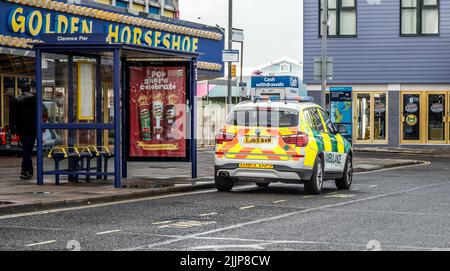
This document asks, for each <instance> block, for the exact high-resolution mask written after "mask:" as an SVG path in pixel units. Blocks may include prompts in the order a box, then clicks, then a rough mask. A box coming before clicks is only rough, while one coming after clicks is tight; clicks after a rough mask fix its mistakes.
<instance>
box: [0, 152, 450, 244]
mask: <svg viewBox="0 0 450 271" xmlns="http://www.w3.org/2000/svg"><path fill="white" fill-rule="evenodd" d="M359 155H361V156H363V155H371V156H379V157H384V158H389V157H390V158H402V157H404V158H407V159H411V155H400V154H359ZM413 157H414V159H420V160H426V161H430V162H431V164H429V165H423V166H412V167H405V168H398V169H393V170H386V171H378V172H372V173H365V174H358V175H355V177H354V185H353V187H352V190H350V191H345V192H342V191H338V190H336V189H335V186H334V182H329V183H326V185H325V187H326V188H325V191H324V193H323V194H322V195H319V196H307V195H306V194H305V193H304V191H303V186H295V185H283V184H274V185H271V186H270V187H269V188H266V189H261V188H257V187H256V186H255V185H245V186H239V187H236V189H235V190H233V192H231V193H220V192H216V191H215V190H203V191H196V192H192V193H186V194H177V195H166V196H160V197H153V198H148V199H143V200H135V201H129V202H122V203H119V204H118V203H114V204H104V205H97V206H89V207H87V208H85V207H79V208H72V209H67V210H53V211H49V212H44V213H36V214H28V215H16V216H8V217H5V216H4V217H0V240H1V242H0V249H1V250H66V247H68V242H69V241H71V240H75V242H72V243H70V244H69V246H71V245H72V244H75V247H77V245H78V244H79V245H80V247H79V248H80V249H81V250H257V251H259V250H365V249H366V247H367V244H368V242H369V241H370V246H372V248H377V246H378V245H379V246H380V248H381V249H382V250H446V249H449V248H450V231H449V226H448V225H450V212H449V210H450V197H449V194H450V177H449V176H450V157H420V158H418V157H417V155H415V156H413ZM371 240H373V241H371Z"/></svg>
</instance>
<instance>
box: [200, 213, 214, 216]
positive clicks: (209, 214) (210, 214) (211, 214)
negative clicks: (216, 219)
mask: <svg viewBox="0 0 450 271" xmlns="http://www.w3.org/2000/svg"><path fill="white" fill-rule="evenodd" d="M213 215H217V213H208V214H201V215H199V216H200V217H205V216H213Z"/></svg>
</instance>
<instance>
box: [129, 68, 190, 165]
mask: <svg viewBox="0 0 450 271" xmlns="http://www.w3.org/2000/svg"><path fill="white" fill-rule="evenodd" d="M129 72H130V111H129V112H130V139H129V140H130V142H129V143H130V145H129V146H130V149H129V152H130V157H131V158H152V157H167V158H186V127H187V123H186V121H187V117H186V68H185V67H182V66H181V67H172V66H171V67H130V71H129Z"/></svg>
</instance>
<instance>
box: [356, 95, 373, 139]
mask: <svg viewBox="0 0 450 271" xmlns="http://www.w3.org/2000/svg"><path fill="white" fill-rule="evenodd" d="M356 114H357V117H358V122H357V123H356V129H357V133H356V136H357V140H369V139H370V94H368V93H363V94H357V95H356Z"/></svg>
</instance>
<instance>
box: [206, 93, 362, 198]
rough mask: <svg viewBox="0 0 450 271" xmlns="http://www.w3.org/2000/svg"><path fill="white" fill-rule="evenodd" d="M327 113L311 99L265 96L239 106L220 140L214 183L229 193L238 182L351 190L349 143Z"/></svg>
mask: <svg viewBox="0 0 450 271" xmlns="http://www.w3.org/2000/svg"><path fill="white" fill-rule="evenodd" d="M342 133H344V131H338V129H337V128H336V127H335V125H334V124H333V123H332V122H331V120H330V118H329V116H328V114H327V113H326V111H325V110H324V109H323V108H321V107H320V106H319V105H317V104H314V103H312V99H311V98H309V97H303V98H301V97H298V98H280V97H267V96H266V97H261V98H256V99H255V101H253V102H243V103H240V104H238V105H237V106H235V108H234V109H233V111H232V112H231V113H230V115H229V116H228V118H227V120H226V123H225V126H224V127H223V129H222V130H221V132H220V133H219V134H218V135H217V137H216V149H215V175H214V177H215V183H216V187H217V189H218V190H219V191H230V190H231V189H232V188H233V185H234V183H235V182H238V181H246V182H255V183H256V184H257V185H258V186H260V187H266V186H268V185H269V184H270V183H271V182H284V183H294V184H304V186H305V191H306V193H307V194H320V193H321V191H322V187H323V182H324V181H326V180H335V183H336V186H337V188H338V189H349V188H350V186H351V185H352V178H353V151H352V147H351V144H350V142H348V141H347V140H346V139H345V138H344V137H343V136H342V135H341V134H342Z"/></svg>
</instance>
